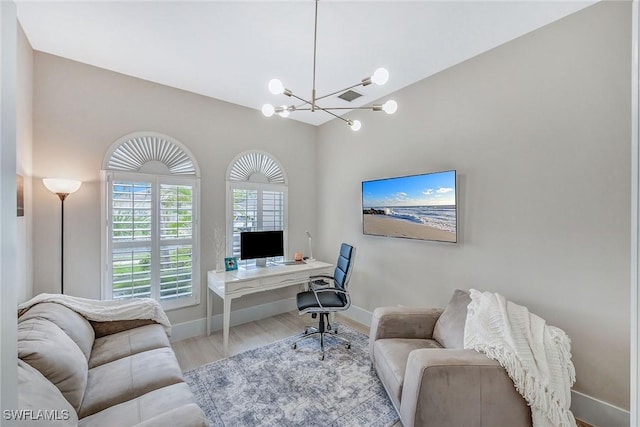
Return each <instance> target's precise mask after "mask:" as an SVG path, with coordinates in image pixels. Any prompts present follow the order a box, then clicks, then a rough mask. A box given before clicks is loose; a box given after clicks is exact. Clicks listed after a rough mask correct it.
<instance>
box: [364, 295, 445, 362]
mask: <svg viewBox="0 0 640 427" xmlns="http://www.w3.org/2000/svg"><path fill="white" fill-rule="evenodd" d="M442 312H443V309H441V308H423V307H402V306H392V307H378V308H376V309H375V310H373V316H372V319H371V329H370V331H369V355H370V356H371V357H373V343H374V342H375V341H376V340H381V339H385V338H416V339H431V338H432V335H433V328H434V326H435V324H436V321H437V320H438V318H439V317H440V315H441V314H442Z"/></svg>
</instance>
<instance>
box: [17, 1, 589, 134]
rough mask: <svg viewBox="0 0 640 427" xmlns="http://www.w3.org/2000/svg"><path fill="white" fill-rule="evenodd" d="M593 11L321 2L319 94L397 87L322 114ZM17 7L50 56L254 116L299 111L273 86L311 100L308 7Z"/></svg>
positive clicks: (308, 116) (330, 102)
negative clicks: (383, 80) (376, 76)
mask: <svg viewBox="0 0 640 427" xmlns="http://www.w3.org/2000/svg"><path fill="white" fill-rule="evenodd" d="M594 2H595V1H593V0H592V1H576V0H573V1H557V0H554V1H540V0H538V1H522V0H520V1H453V0H449V1H346V0H323V1H320V2H319V4H318V60H317V77H316V85H317V89H318V96H320V95H323V94H325V93H329V92H333V91H336V90H339V89H341V88H344V87H347V86H350V85H352V84H355V83H358V82H359V81H360V80H361V79H362V78H364V77H367V76H369V75H371V74H372V73H373V71H374V70H375V69H376V68H378V67H380V66H383V67H385V68H387V69H388V70H389V73H390V78H389V82H388V83H387V84H386V85H384V86H376V85H370V86H367V87H366V88H362V89H361V90H359V91H360V93H363V94H364V95H365V96H363V97H361V98H359V99H357V100H356V101H354V102H353V103H351V104H349V103H346V102H345V101H343V100H341V99H337V98H335V97H331V98H328V99H327V100H325V102H324V103H319V104H320V105H322V106H360V105H365V104H366V105H370V104H371V103H372V101H374V100H377V99H379V98H383V97H384V96H385V95H388V94H389V93H392V92H395V91H397V90H398V89H400V88H403V87H405V86H407V85H410V84H412V83H414V82H416V81H418V80H421V79H423V78H425V77H428V76H430V75H433V74H435V73H437V72H439V71H441V70H444V69H446V68H448V67H450V66H452V65H455V64H457V63H460V62H462V61H464V60H466V59H469V58H471V57H473V56H475V55H478V54H480V53H482V52H485V51H487V50H489V49H492V48H494V47H496V46H498V45H500V44H503V43H505V42H507V41H509V40H512V39H514V38H516V37H519V36H521V35H523V34H525V33H527V32H530V31H532V30H534V29H537V28H539V27H541V26H544V25H546V24H548V23H550V22H552V21H555V20H557V19H560V18H562V17H564V16H566V15H569V14H571V13H574V12H576V11H578V10H580V9H582V8H584V7H586V6H588V5H590V4H593V3H594ZM16 3H17V7H18V19H19V21H20V23H21V24H22V26H23V28H24V30H25V33H26V35H27V37H28V39H29V41H30V42H31V45H32V47H33V48H34V49H36V50H39V51H42V52H47V53H50V54H53V55H58V56H62V57H65V58H69V59H72V60H75V61H80V62H83V63H86V64H90V65H94V66H97V67H101V68H105V69H108V70H112V71H116V72H119V73H123V74H127V75H130V76H135V77H139V78H142V79H146V80H150V81H153V82H156V83H161V84H163V85H167V86H172V87H175V88H179V89H184V90H187V91H191V92H194V93H198V94H202V95H206V96H210V97H213V98H217V99H221V100H224V101H228V102H232V103H235V104H240V105H244V106H247V107H251V108H255V109H260V107H261V106H262V105H263V104H265V103H272V104H275V105H281V104H287V105H291V104H292V102H291V101H292V100H291V99H290V98H286V97H285V96H283V95H272V94H270V93H269V91H268V89H267V82H268V81H269V80H270V79H271V78H273V77H278V78H280V79H281V80H282V81H283V83H284V84H285V86H286V87H287V88H289V89H291V90H292V91H293V92H294V93H296V94H298V95H300V96H302V97H304V98H311V87H312V69H313V16H314V15H313V14H314V2H313V1H311V0H304V1H303V0H297V1H195V2H193V1H163V2H155V1H141V2H132V1H119V2H113V1H80V2H79V1H75V2H60V1H44V2H32V1H20V0H18V1H17V2H16ZM399 108H402V105H400V106H399ZM366 114H373V113H363V115H366ZM290 117H291V118H293V119H297V120H301V121H303V122H306V123H311V124H314V125H318V124H321V123H324V122H326V121H328V120H330V119H332V117H331V116H330V115H328V114H326V113H323V112H321V111H316V112H314V113H311V112H302V111H301V112H295V113H293V114H292V115H291V116H290ZM271 120H281V119H280V118H272V119H271Z"/></svg>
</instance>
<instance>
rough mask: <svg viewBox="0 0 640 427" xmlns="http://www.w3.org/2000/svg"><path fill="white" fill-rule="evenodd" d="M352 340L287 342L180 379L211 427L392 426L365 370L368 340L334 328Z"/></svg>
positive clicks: (389, 409)
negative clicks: (322, 353)
mask: <svg viewBox="0 0 640 427" xmlns="http://www.w3.org/2000/svg"><path fill="white" fill-rule="evenodd" d="M334 326H338V331H339V333H340V335H341V336H343V337H345V338H347V339H349V340H350V341H351V348H350V349H348V350H347V349H346V348H345V346H344V344H342V342H341V341H338V340H336V339H334V338H333V337H331V336H328V337H327V338H326V340H325V360H323V361H321V360H318V356H319V354H320V353H319V349H320V342H319V339H316V338H317V337H311V338H308V339H306V340H304V341H302V342H300V343H299V344H298V348H297V349H296V350H293V349H291V343H292V342H293V341H294V340H295V338H297V337H289V338H286V339H284V340H282V341H278V342H275V343H273V344H269V345H267V346H264V347H260V348H257V349H255V350H249V351H246V352H244V353H240V354H237V355H235V356H232V357H229V358H227V359H223V360H219V361H217V362H213V363H210V364H207V365H204V366H201V367H199V368H196V369H193V370H190V371H187V372H185V373H184V376H185V381H186V382H187V384H189V386H190V387H191V390H192V391H193V393H194V395H195V398H196V402H197V403H198V404H199V405H200V407H201V408H202V409H203V411H204V412H205V414H206V415H207V418H208V419H209V422H210V423H211V426H212V427H217V426H225V427H233V426H243V427H244V426H269V427H271V426H305V427H307V426H335V427H339V426H345V427H346V426H353V427H362V426H368V427H369V426H370V427H375V426H380V427H382V426H391V425H393V424H394V423H395V422H397V421H398V419H399V417H398V414H397V413H396V411H395V409H394V408H393V405H392V404H391V401H390V400H389V398H388V396H387V394H386V392H385V391H384V388H383V386H382V384H381V383H380V380H379V379H378V377H377V376H376V374H375V372H374V371H373V370H372V369H371V368H370V361H369V354H368V337H367V336H366V335H364V334H361V333H360V332H357V331H355V330H353V329H351V328H349V327H347V326H344V325H338V324H335V325H334Z"/></svg>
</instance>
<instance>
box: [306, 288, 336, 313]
mask: <svg viewBox="0 0 640 427" xmlns="http://www.w3.org/2000/svg"><path fill="white" fill-rule="evenodd" d="M318 300H320V304H322V306H323V307H334V308H335V307H344V301H343V300H342V297H341V296H340V294H338V293H337V292H319V293H318ZM318 300H316V297H315V294H314V292H313V291H308V292H300V293H299V294H298V295H297V296H296V302H297V305H298V310H299V311H303V310H306V309H308V308H313V307H319V306H318Z"/></svg>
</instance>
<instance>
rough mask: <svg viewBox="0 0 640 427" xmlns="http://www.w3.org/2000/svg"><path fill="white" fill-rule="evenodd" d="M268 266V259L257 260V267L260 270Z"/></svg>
mask: <svg viewBox="0 0 640 427" xmlns="http://www.w3.org/2000/svg"><path fill="white" fill-rule="evenodd" d="M266 266H267V259H266V258H258V259H256V267H258V268H260V267H266Z"/></svg>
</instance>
